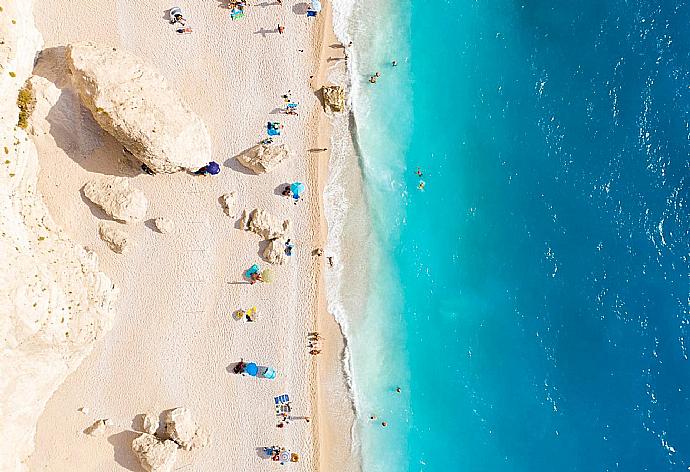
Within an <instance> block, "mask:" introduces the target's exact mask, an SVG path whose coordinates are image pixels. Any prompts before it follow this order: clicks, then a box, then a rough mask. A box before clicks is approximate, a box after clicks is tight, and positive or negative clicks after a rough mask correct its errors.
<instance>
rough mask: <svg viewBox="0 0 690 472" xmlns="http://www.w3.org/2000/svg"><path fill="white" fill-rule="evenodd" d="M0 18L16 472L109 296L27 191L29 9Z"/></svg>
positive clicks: (0, 449) (0, 234)
mask: <svg viewBox="0 0 690 472" xmlns="http://www.w3.org/2000/svg"><path fill="white" fill-rule="evenodd" d="M2 7H3V11H2V13H1V14H0V37H1V38H2V42H0V150H3V151H2V152H3V158H2V161H0V260H2V268H3V270H2V271H0V417H2V421H1V422H0V470H2V471H3V472H18V471H25V470H26V465H25V460H26V458H27V457H28V456H29V455H30V454H31V452H32V451H33V447H34V434H35V428H36V422H37V421H38V418H39V416H40V415H41V412H42V411H43V409H44V407H45V404H46V402H47V401H48V399H49V398H50V397H51V396H52V395H53V393H54V392H55V390H56V389H57V387H58V386H59V385H60V384H61V383H62V382H63V381H64V379H65V378H66V377H67V375H69V374H70V373H71V372H73V371H74V370H75V369H76V368H77V366H78V365H79V364H80V363H81V361H82V360H83V359H84V358H85V357H86V356H87V355H88V354H89V353H90V352H91V350H92V348H93V346H94V343H95V342H96V341H97V340H99V339H100V338H101V337H102V336H103V334H104V333H105V332H107V331H108V330H109V329H110V328H111V325H112V321H113V315H114V311H113V305H114V300H115V297H116V293H117V290H116V289H115V288H114V286H113V284H112V282H111V281H110V280H109V279H108V277H106V276H105V274H103V273H102V272H100V271H99V270H98V262H97V259H96V256H95V255H94V254H92V253H90V252H87V251H86V250H84V248H82V247H81V246H79V245H77V244H75V243H74V242H73V241H71V240H70V239H69V238H68V237H67V235H66V234H65V233H64V231H62V230H61V229H60V228H59V227H58V226H57V225H56V224H55V222H54V221H53V220H52V218H51V217H50V215H49V214H48V210H47V208H46V207H45V205H44V204H43V202H42V200H41V197H40V195H39V194H38V193H37V190H36V180H37V172H38V158H37V154H36V147H35V146H34V144H33V142H32V141H31V140H30V139H29V137H28V135H27V134H26V133H25V132H24V130H22V129H20V128H18V127H17V126H16V125H17V122H18V116H19V110H18V108H17V105H16V103H17V94H18V92H19V89H20V88H21V87H22V86H23V84H24V83H25V81H26V80H27V78H28V77H29V75H30V74H31V70H32V68H33V63H34V58H35V55H36V51H37V50H38V49H39V48H40V47H41V38H40V35H39V33H38V31H37V30H36V29H35V27H34V25H33V17H32V12H31V2H30V1H22V2H15V1H12V2H4V3H3V4H2Z"/></svg>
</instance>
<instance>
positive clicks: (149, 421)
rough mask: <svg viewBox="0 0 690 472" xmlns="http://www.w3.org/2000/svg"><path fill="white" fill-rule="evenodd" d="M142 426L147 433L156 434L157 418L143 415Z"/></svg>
mask: <svg viewBox="0 0 690 472" xmlns="http://www.w3.org/2000/svg"><path fill="white" fill-rule="evenodd" d="M143 427H144V431H145V432H147V433H148V434H156V431H157V430H158V418H157V417H155V416H153V415H144V420H143Z"/></svg>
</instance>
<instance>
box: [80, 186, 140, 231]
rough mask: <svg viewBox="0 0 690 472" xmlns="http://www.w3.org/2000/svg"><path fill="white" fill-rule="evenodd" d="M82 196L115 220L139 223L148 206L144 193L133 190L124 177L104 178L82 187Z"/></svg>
mask: <svg viewBox="0 0 690 472" xmlns="http://www.w3.org/2000/svg"><path fill="white" fill-rule="evenodd" d="M84 195H86V198H88V199H89V200H91V201H92V202H93V203H95V204H96V205H98V206H99V207H101V209H102V210H103V211H104V212H105V213H106V214H107V215H108V216H110V217H112V218H113V219H115V220H118V221H123V222H125V223H131V222H136V221H141V220H143V219H144V217H145V216H146V209H147V208H148V206H149V202H148V200H146V196H145V195H144V192H142V191H141V190H138V189H135V188H133V187H132V186H131V185H130V184H129V180H128V179H126V178H124V177H104V178H101V179H98V180H93V181H91V182H89V183H87V184H86V185H84Z"/></svg>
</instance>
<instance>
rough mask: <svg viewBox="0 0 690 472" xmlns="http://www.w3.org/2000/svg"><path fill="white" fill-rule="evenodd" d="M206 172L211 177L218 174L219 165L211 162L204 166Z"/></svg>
mask: <svg viewBox="0 0 690 472" xmlns="http://www.w3.org/2000/svg"><path fill="white" fill-rule="evenodd" d="M206 170H207V171H208V173H209V174H211V175H216V174H218V173H219V172H220V165H219V164H218V163H217V162H214V161H211V162H209V163H208V165H207V166H206Z"/></svg>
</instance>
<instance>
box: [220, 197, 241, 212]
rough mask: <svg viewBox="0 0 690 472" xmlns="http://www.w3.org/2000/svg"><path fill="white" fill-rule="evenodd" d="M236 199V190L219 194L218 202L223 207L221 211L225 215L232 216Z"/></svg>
mask: <svg viewBox="0 0 690 472" xmlns="http://www.w3.org/2000/svg"><path fill="white" fill-rule="evenodd" d="M236 201H237V192H228V193H226V194H223V195H221V197H220V204H221V206H222V207H223V211H224V212H225V214H226V215H228V216H230V217H232V216H234V215H233V213H234V212H233V208H234V206H235V202H236Z"/></svg>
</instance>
